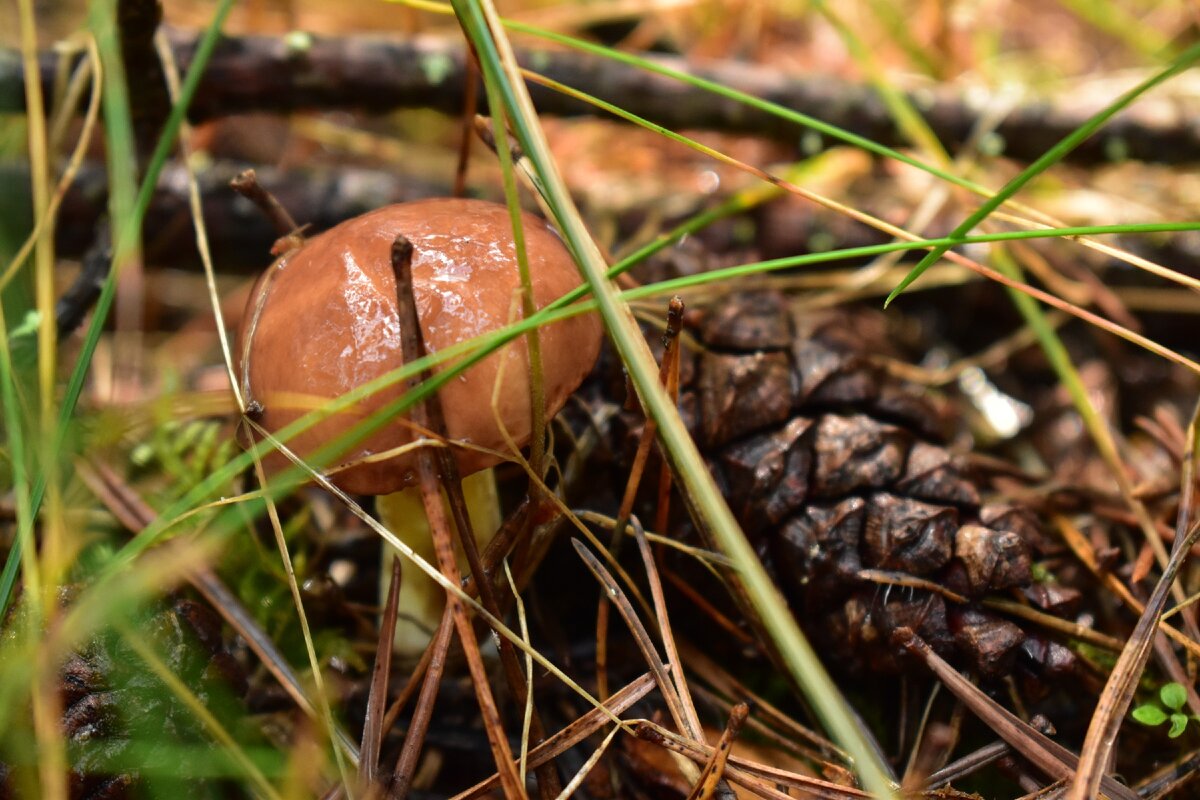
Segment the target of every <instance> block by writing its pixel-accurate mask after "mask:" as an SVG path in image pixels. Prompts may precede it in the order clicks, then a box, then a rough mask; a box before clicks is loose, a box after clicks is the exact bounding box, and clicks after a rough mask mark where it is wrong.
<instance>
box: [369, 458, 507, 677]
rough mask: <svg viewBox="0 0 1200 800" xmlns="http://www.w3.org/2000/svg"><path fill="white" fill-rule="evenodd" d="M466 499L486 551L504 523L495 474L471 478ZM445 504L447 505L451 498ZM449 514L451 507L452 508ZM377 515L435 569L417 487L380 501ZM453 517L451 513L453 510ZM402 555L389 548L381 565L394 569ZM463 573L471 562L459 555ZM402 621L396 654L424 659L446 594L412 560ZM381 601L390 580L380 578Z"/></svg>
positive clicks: (404, 583) (405, 573) (405, 566)
mask: <svg viewBox="0 0 1200 800" xmlns="http://www.w3.org/2000/svg"><path fill="white" fill-rule="evenodd" d="M462 489H463V497H464V499H465V500H466V504H467V516H468V517H470V520H471V527H472V529H473V530H474V531H475V541H477V542H478V543H479V546H480V547H481V548H483V547H486V546H487V544H488V542H490V541H491V540H492V537H493V536H495V535H496V531H498V530H499V529H500V523H501V522H502V520H501V517H500V499H499V495H498V494H497V492H496V478H495V474H494V473H493V471H492V470H490V469H485V470H482V471H480V472H475V473H472V474H470V475H467V476H466V477H465V478H463V480H462ZM442 502H443V503H444V504H445V503H447V500H446V497H445V493H444V491H443V494H442ZM447 508H448V507H447ZM375 511H376V513H377V514H378V515H379V521H380V522H382V523H383V526H384V527H385V528H387V529H388V530H389V531H391V532H392V533H394V534H395V535H396V536H397V537H398V538H399V539H400V541H402V542H404V543H405V544H407V545H408V546H409V547H411V548H412V549H413V550H414V551H416V552H417V553H418V554H419V555H420V556H421V557H422V558H424V559H425V560H426V561H428V562H429V563H431V564H434V563H437V559H436V556H435V554H434V551H433V534H432V532H431V531H430V530H429V523H428V522H427V521H426V518H425V507H424V505H423V504H422V502H421V491H420V489H418V488H416V487H412V488H408V489H403V490H401V491H399V492H393V493H392V494H385V495H380V496H379V497H377V498H376V500H375ZM447 515H448V516H449V510H447ZM393 554H397V551H396V550H395V549H394V548H393V547H392V546H391V545H389V544H387V543H386V542H384V544H383V559H382V560H381V562H380V563H383V564H390V563H391V557H392V555H393ZM455 555H456V557H457V559H458V565H459V568H460V569H461V570H462V571H464V572H466V571H467V569H466V558H465V556H464V555H463V553H462V552H461V549H458V550H457V551H456V553H455ZM401 560H402V562H403V563H402V565H401V574H402V579H401V582H400V602H399V606H398V608H399V609H400V615H399V617H398V618H397V619H396V634H395V639H394V649H393V652H394V653H395V654H396V655H397V656H398V657H400V658H402V659H414V658H419V657H420V656H421V653H423V652H424V651H425V647H426V646H427V645H428V644H429V642H430V640H431V639H432V638H433V634H434V632H435V631H436V630H437V626H438V623H439V622H440V621H441V619H442V611H443V609H444V608H445V606H446V592H445V590H444V589H442V587H441V586H439V585H438V583H437V581H435V580H433V578H430V577H429V576H428V575H426V574H425V573H424V572H422V571H421V570H420V569H418V568H417V566H416V565H415V564H413V563H412V562H410V561H408V560H407V559H403V558H402V559H401ZM379 589H380V597H384V596H386V593H387V576H385V575H382V574H381V576H380V587H379Z"/></svg>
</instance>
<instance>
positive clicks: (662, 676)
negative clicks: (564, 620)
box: [571, 539, 700, 783]
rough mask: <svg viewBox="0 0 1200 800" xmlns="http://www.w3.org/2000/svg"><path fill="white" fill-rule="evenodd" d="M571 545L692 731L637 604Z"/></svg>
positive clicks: (681, 724) (675, 713)
mask: <svg viewBox="0 0 1200 800" xmlns="http://www.w3.org/2000/svg"><path fill="white" fill-rule="evenodd" d="M571 544H572V545H574V547H575V552H576V553H578V554H579V557H580V558H582V559H583V563H584V564H586V565H587V568H588V569H589V570H590V571H591V573H592V574H593V575H594V576H596V580H598V581H599V582H600V585H601V586H602V587H603V588H604V594H605V595H607V596H608V599H609V600H611V601H612V603H613V604H614V605H615V606H616V607H617V611H618V612H620V614H621V618H622V619H624V620H625V625H626V626H627V627H628V628H629V632H630V633H631V634H632V635H633V639H634V641H635V642H636V643H637V646H638V649H639V650H640V651H641V653H642V658H644V659H645V660H646V664H647V665H649V667H650V672H651V673H652V674H653V675H654V680H655V681H656V682H657V683H658V690H659V691H660V692H662V695H663V698H664V699H665V700H666V701H667V709H668V710H669V711H670V712H671V718H672V719H673V720H674V722H675V725H676V727H678V728H679V730H681V731H690V728H691V726H690V725H689V723H688V716H687V712H686V711H685V710H684V706H683V701H682V700H681V699H680V698H679V693H678V692H676V690H675V684H674V683H672V682H671V678H670V676H669V675H668V674H667V668H666V666H665V665H664V664H663V662H662V660H661V659H660V658H659V657H658V650H657V648H655V646H654V641H653V640H652V639H651V638H650V634H649V633H648V632H647V631H646V628H645V626H644V625H642V621H641V620H640V619H638V616H637V612H636V611H634V610H633V604H631V603H630V602H629V598H627V597H626V596H625V592H623V591H622V590H621V587H620V586H618V585H617V582H616V581H615V580H614V579H613V576H612V575H611V574H610V573H609V571H608V570H606V569H605V568H604V565H603V564H601V563H600V559H598V558H596V556H595V555H593V554H592V552H591V551H590V550H588V549H587V547H585V546H584V544H583V542H581V541H579V540H578V539H572V540H571ZM681 767H682V765H681ZM683 769H684V775H685V776H686V777H687V779H688V780H689V781H691V782H693V783H695V782H696V780H697V779H698V778H699V775H700V773H699V770H698V769H696V768H695V766H694V765H693V766H688V767H683Z"/></svg>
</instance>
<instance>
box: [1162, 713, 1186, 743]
mask: <svg viewBox="0 0 1200 800" xmlns="http://www.w3.org/2000/svg"><path fill="white" fill-rule="evenodd" d="M1187 724H1188V718H1187V714H1180V713H1179V712H1178V711H1176V712H1175V713H1174V714H1172V715H1171V730H1169V731H1167V736H1170V737H1171V738H1172V739H1174V738H1176V737H1177V736H1179V735H1181V734H1182V733H1183V732H1184V731H1185V730H1186V729H1187Z"/></svg>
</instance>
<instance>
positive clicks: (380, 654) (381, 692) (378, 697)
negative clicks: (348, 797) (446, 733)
mask: <svg viewBox="0 0 1200 800" xmlns="http://www.w3.org/2000/svg"><path fill="white" fill-rule="evenodd" d="M400 580H401V573H400V558H399V556H392V579H391V581H390V582H389V583H388V596H387V603H385V604H384V609H383V620H382V622H381V623H380V625H379V643H378V644H377V645H376V647H375V666H374V667H373V668H372V669H371V688H370V690H369V692H368V694H367V713H366V718H365V719H364V720H363V735H362V746H361V747H359V749H358V754H359V755H358V782H359V785H360V786H362V787H364V788H365V787H369V786H370V785H371V784H373V783H375V781H376V780H377V779H378V776H379V746H380V744H381V743H382V742H383V717H384V709H385V707H386V706H387V690H388V674H389V673H390V672H391V670H392V650H393V648H394V641H395V635H396V609H397V606H398V605H399V601H400Z"/></svg>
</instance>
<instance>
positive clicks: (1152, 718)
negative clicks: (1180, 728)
mask: <svg viewBox="0 0 1200 800" xmlns="http://www.w3.org/2000/svg"><path fill="white" fill-rule="evenodd" d="M1133 718H1134V719H1136V720H1137V721H1138V722H1140V723H1142V724H1143V725H1162V724H1163V723H1164V722H1166V721H1167V714H1166V712H1165V711H1163V710H1162V709H1161V708H1159V707H1158V706H1156V705H1154V704H1153V703H1145V704H1144V705H1140V706H1138V707H1137V708H1135V709H1134V710H1133Z"/></svg>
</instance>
